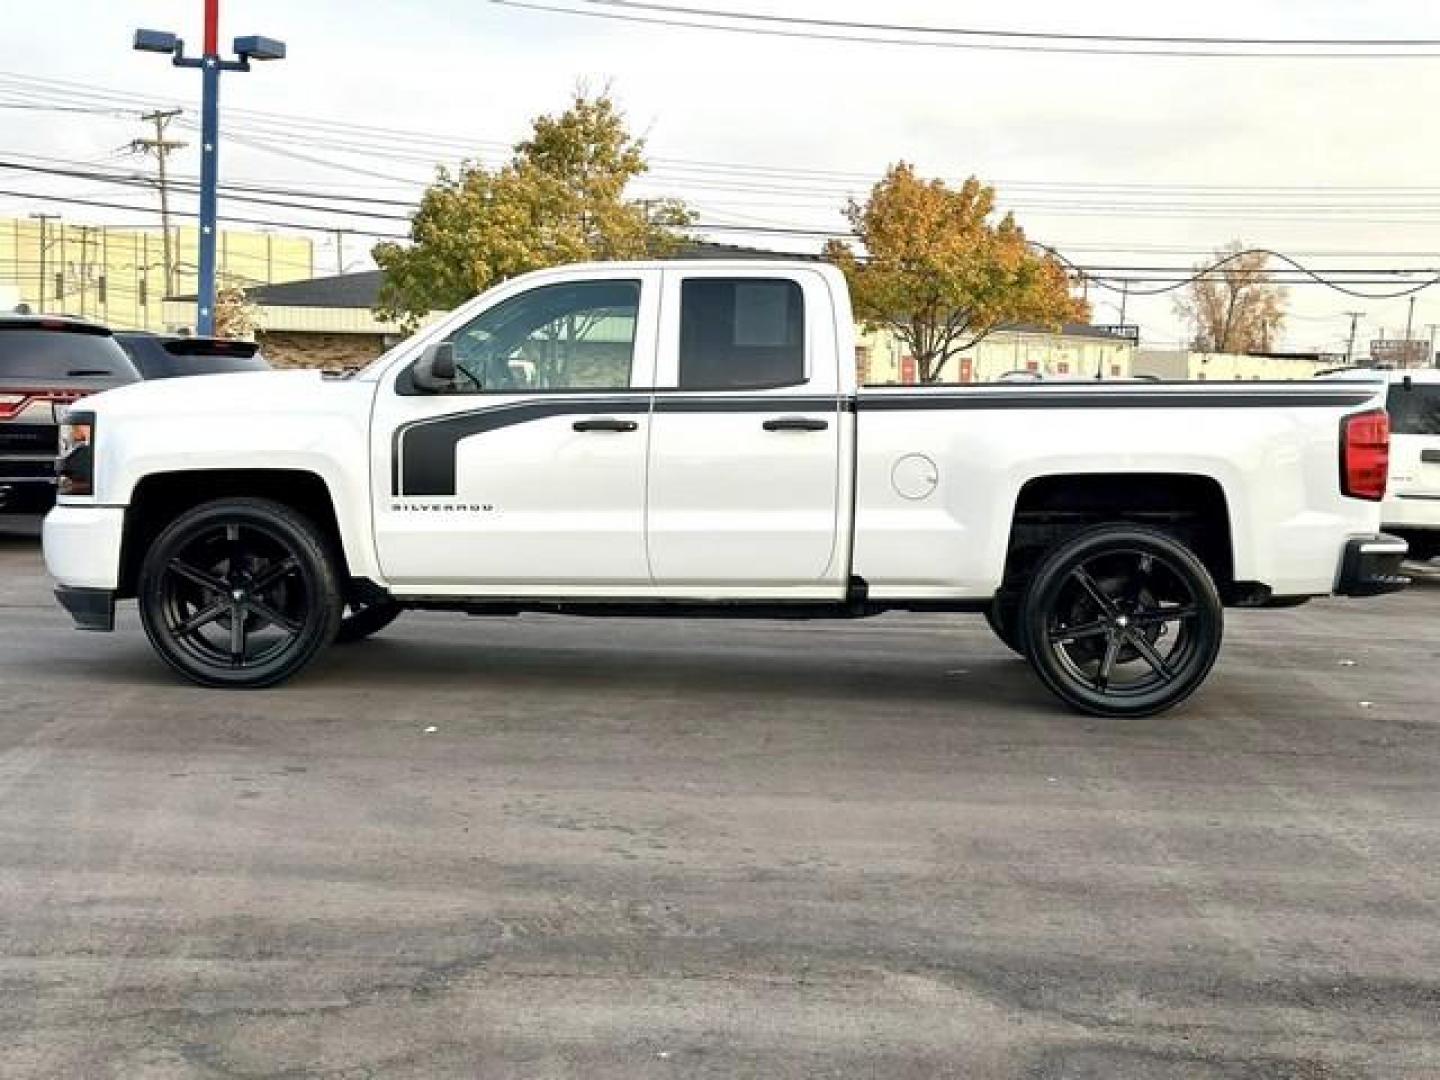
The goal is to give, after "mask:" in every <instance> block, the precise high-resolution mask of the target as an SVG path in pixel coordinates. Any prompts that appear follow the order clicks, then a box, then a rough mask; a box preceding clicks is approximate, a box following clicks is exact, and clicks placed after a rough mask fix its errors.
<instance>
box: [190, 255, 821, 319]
mask: <svg viewBox="0 0 1440 1080" xmlns="http://www.w3.org/2000/svg"><path fill="white" fill-rule="evenodd" d="M670 258H672V259H813V258H816V256H813V255H791V254H787V253H785V252H783V251H766V250H764V249H762V248H748V247H739V246H738V245H735V244H714V243H711V242H710V241H708V240H687V241H685V242H684V243H682V244H681V245H680V246H679V247H678V248H676V249H675V252H674V253H673V254H672V255H671V256H670ZM384 281H385V272H384V271H383V270H362V271H360V272H359V273H355V274H332V275H331V276H329V277H317V278H307V279H306V280H304V281H287V282H284V283H283V284H280V285H256V286H255V287H253V288H250V289H246V290H245V295H246V297H247V298H249V299H250V300H251V301H252V302H253V303H256V304H260V305H263V306H265V307H315V308H365V309H373V308H374V307H375V306H376V305H377V304H378V303H379V302H380V286H381V285H382V284H384ZM174 299H180V300H193V299H194V297H193V296H190V297H175V298H174Z"/></svg>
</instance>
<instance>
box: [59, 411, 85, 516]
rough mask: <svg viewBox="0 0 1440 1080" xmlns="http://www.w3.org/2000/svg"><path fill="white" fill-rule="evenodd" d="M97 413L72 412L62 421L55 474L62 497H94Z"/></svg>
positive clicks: (66, 414) (68, 412)
mask: <svg viewBox="0 0 1440 1080" xmlns="http://www.w3.org/2000/svg"><path fill="white" fill-rule="evenodd" d="M94 443H95V414H94V413H88V412H76V411H75V410H73V409H71V410H68V411H67V412H66V413H65V416H64V417H63V418H62V419H61V421H60V456H59V457H58V458H57V459H56V460H55V474H56V476H58V477H59V481H60V494H61V495H93V494H95V448H94Z"/></svg>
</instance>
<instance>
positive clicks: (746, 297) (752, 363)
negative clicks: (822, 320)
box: [677, 277, 806, 390]
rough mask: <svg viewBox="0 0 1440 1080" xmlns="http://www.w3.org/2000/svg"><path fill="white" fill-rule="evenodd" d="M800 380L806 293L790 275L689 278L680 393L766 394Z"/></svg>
mask: <svg viewBox="0 0 1440 1080" xmlns="http://www.w3.org/2000/svg"><path fill="white" fill-rule="evenodd" d="M805 381H806V376H805V296H804V292H803V291H802V289H801V288H800V285H799V283H798V282H795V281H792V280H789V279H787V278H707V277H697V278H687V279H686V280H685V281H684V282H683V283H682V284H681V288H680V349H679V377H678V381H677V388H678V389H680V390H769V389H776V388H779V387H786V386H800V385H802V384H804V383H805Z"/></svg>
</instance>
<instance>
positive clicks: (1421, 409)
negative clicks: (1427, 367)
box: [1385, 382, 1440, 435]
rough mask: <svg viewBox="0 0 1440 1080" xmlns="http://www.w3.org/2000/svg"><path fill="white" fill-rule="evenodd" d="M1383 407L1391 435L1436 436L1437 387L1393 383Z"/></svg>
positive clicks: (1439, 420) (1439, 427)
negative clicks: (1387, 416) (1388, 421)
mask: <svg viewBox="0 0 1440 1080" xmlns="http://www.w3.org/2000/svg"><path fill="white" fill-rule="evenodd" d="M1385 407H1386V410H1387V411H1388V412H1389V413H1390V433H1391V434H1392V435H1440V383H1416V382H1412V383H1410V384H1409V385H1406V384H1405V383H1395V384H1393V385H1391V387H1390V394H1389V396H1388V397H1387V398H1386V402H1385Z"/></svg>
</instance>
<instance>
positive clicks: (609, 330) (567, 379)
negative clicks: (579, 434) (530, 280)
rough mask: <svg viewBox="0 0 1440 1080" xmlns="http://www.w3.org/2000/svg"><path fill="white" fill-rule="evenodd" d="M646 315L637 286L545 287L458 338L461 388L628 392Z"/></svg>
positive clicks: (478, 320) (506, 304)
mask: <svg viewBox="0 0 1440 1080" xmlns="http://www.w3.org/2000/svg"><path fill="white" fill-rule="evenodd" d="M639 309H640V282H638V281H580V282H570V283H566V284H562V285H542V286H540V287H539V288H535V289H531V290H530V291H529V292H524V293H521V294H520V295H519V296H513V297H511V298H510V299H509V300H505V301H503V302H501V303H500V304H498V305H497V306H495V307H493V308H490V309H489V310H487V311H485V312H482V313H481V314H480V315H478V316H476V317H475V319H474V320H473V321H471V322H470V323H468V324H467V325H465V326H463V327H461V328H460V329H459V330H457V331H456V332H455V333H454V334H452V335H451V337H450V339H449V340H450V341H451V343H452V344H453V345H454V346H455V369H456V379H455V382H456V389H457V390H458V391H459V392H461V393H487V394H524V393H535V392H544V391H554V390H627V389H629V388H630V369H631V366H632V364H633V363H634V359H635V323H636V317H637V315H638V314H639Z"/></svg>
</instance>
